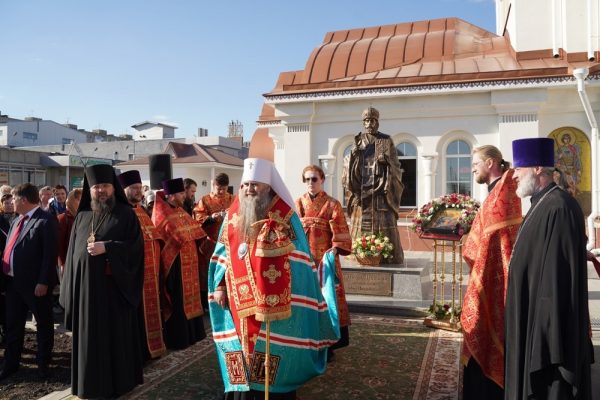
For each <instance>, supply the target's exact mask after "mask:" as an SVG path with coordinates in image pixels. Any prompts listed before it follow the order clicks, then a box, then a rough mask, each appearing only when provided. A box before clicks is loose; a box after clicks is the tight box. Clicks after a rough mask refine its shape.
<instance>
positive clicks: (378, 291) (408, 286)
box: [340, 257, 431, 300]
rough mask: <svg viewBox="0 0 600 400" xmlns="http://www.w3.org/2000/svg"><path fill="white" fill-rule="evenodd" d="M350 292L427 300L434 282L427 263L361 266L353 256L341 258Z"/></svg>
mask: <svg viewBox="0 0 600 400" xmlns="http://www.w3.org/2000/svg"><path fill="white" fill-rule="evenodd" d="M340 262H341V264H342V273H343V274H344V288H345V289H346V293H347V294H357V295H367V296H384V297H393V298H394V299H402V300H423V299H424V298H426V297H424V294H425V291H426V288H427V286H428V285H430V284H431V280H430V278H429V269H428V267H427V266H426V265H424V266H417V267H411V268H407V267H404V265H403V264H381V265H379V266H364V265H360V264H359V263H358V262H357V261H356V260H355V259H354V258H353V257H340Z"/></svg>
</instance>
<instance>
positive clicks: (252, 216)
mask: <svg viewBox="0 0 600 400" xmlns="http://www.w3.org/2000/svg"><path fill="white" fill-rule="evenodd" d="M272 199H273V197H272V196H271V193H270V192H266V193H263V194H258V195H256V196H242V198H241V199H240V211H239V215H240V221H239V224H238V233H240V234H241V235H243V236H242V237H245V238H253V237H254V236H256V234H257V233H258V232H257V231H256V227H252V224H254V223H255V222H256V221H260V220H261V219H265V217H266V216H267V211H268V208H269V205H270V204H271V200H272Z"/></svg>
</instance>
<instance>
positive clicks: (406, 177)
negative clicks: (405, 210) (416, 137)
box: [396, 142, 418, 207]
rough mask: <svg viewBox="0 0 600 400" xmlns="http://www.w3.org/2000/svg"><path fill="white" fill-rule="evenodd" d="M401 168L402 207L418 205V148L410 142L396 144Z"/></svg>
mask: <svg viewBox="0 0 600 400" xmlns="http://www.w3.org/2000/svg"><path fill="white" fill-rule="evenodd" d="M396 151H397V152H398V160H399V161H400V168H402V183H403V184H404V192H402V198H401V200H400V207H416V206H417V176H418V174H417V148H416V147H415V145H413V144H412V143H409V142H402V143H400V144H399V145H397V146H396Z"/></svg>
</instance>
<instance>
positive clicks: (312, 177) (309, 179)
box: [302, 176, 319, 183]
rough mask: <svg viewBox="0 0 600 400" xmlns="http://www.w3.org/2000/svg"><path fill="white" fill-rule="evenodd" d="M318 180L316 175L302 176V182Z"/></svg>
mask: <svg viewBox="0 0 600 400" xmlns="http://www.w3.org/2000/svg"><path fill="white" fill-rule="evenodd" d="M318 180H319V178H318V177H316V176H309V177H308V178H302V182H304V183H306V182H312V183H316V182H317V181H318Z"/></svg>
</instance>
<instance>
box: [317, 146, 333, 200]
mask: <svg viewBox="0 0 600 400" xmlns="http://www.w3.org/2000/svg"><path fill="white" fill-rule="evenodd" d="M319 163H320V164H321V168H323V172H325V191H326V192H327V194H328V195H330V196H332V195H333V194H332V193H333V172H334V170H335V156H332V155H331V154H325V155H320V156H319Z"/></svg>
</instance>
